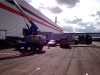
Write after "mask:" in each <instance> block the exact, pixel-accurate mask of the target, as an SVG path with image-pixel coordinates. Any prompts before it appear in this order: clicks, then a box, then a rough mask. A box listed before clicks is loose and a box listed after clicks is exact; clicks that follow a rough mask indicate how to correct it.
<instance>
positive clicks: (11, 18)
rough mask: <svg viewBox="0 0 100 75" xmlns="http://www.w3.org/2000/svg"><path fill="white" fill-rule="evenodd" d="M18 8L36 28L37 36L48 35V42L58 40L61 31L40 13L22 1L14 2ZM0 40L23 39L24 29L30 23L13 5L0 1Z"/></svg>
mask: <svg viewBox="0 0 100 75" xmlns="http://www.w3.org/2000/svg"><path fill="white" fill-rule="evenodd" d="M16 1H17V3H18V4H19V5H20V7H21V8H22V9H23V10H24V12H25V13H26V14H28V15H29V16H30V17H31V19H32V21H33V22H34V23H35V25H36V26H37V27H38V34H42V35H48V40H50V39H55V40H57V39H59V38H60V36H61V35H62V34H63V30H62V29H61V27H59V26H58V25H57V24H56V23H54V22H53V21H51V20H50V19H49V18H47V17H46V16H45V15H43V14H42V13H41V12H39V11H38V10H36V9H35V8H34V7H32V6H31V5H30V4H28V3H27V2H26V1H24V0H16ZM0 7H1V8H0V39H1V40H5V39H9V40H12V39H16V38H18V37H23V33H24V29H27V24H28V25H29V26H30V23H29V22H28V21H27V20H26V19H25V18H24V17H23V16H22V15H21V14H20V11H19V10H18V9H17V8H16V7H15V5H14V4H13V3H11V2H8V1H7V0H2V1H0Z"/></svg>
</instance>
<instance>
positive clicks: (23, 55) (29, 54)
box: [0, 51, 46, 61]
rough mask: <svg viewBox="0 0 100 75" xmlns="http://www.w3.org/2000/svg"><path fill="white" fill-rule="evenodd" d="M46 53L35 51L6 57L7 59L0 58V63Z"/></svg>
mask: <svg viewBox="0 0 100 75" xmlns="http://www.w3.org/2000/svg"><path fill="white" fill-rule="evenodd" d="M44 53H46V51H35V52H32V51H27V52H26V51H25V52H23V53H21V55H20V54H18V55H15V56H14V55H12V56H7V57H1V58H0V61H1V60H6V59H15V58H20V57H25V56H31V55H34V54H44Z"/></svg>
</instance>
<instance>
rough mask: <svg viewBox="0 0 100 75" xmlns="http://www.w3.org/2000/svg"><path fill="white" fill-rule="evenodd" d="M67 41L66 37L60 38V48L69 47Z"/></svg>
mask: <svg viewBox="0 0 100 75" xmlns="http://www.w3.org/2000/svg"><path fill="white" fill-rule="evenodd" d="M69 47H70V45H69V42H68V40H67V38H61V40H60V48H69Z"/></svg>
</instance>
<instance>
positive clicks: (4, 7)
mask: <svg viewBox="0 0 100 75" xmlns="http://www.w3.org/2000/svg"><path fill="white" fill-rule="evenodd" d="M0 7H1V8H3V9H5V10H7V11H10V12H12V13H14V14H17V15H20V16H21V14H20V12H19V11H17V10H15V9H13V8H11V7H8V6H6V5H4V4H2V3H0ZM31 19H32V20H33V21H34V22H37V23H39V24H41V25H44V26H47V27H49V28H52V29H54V30H57V31H59V32H61V33H62V31H61V30H58V29H56V28H53V27H51V26H48V25H47V24H45V23H43V22H41V21H39V20H36V19H34V18H32V17H31Z"/></svg>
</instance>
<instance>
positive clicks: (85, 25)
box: [27, 0, 100, 32]
mask: <svg viewBox="0 0 100 75" xmlns="http://www.w3.org/2000/svg"><path fill="white" fill-rule="evenodd" d="M27 1H28V0H27ZM56 1H58V3H57V2H56ZM64 1H66V3H63V2H64ZM70 1H72V2H70ZM59 2H62V3H59ZM29 3H30V4H31V5H32V6H33V7H34V8H36V9H38V10H39V11H41V12H42V13H43V14H45V16H47V17H48V18H50V19H51V20H52V21H54V18H55V16H57V20H58V22H57V24H58V25H59V26H61V27H63V28H64V27H66V26H67V27H69V29H71V30H72V32H73V31H74V32H89V31H90V29H89V28H91V30H93V31H94V32H100V24H98V23H97V22H100V0H80V1H79V0H48V1H47V0H30V1H29ZM77 3H78V4H77ZM61 4H63V5H61ZM65 4H66V5H67V4H68V5H69V4H70V5H73V7H72V8H67V7H66V5H65ZM48 8H50V9H52V11H51V10H50V9H48ZM54 8H57V9H58V10H57V11H58V12H59V13H58V12H56V11H54V10H53V9H54ZM60 10H61V11H60ZM48 14H49V15H48ZM78 19H81V21H80V20H78ZM65 20H66V21H65ZM68 21H71V22H73V23H72V24H71V23H70V22H68ZM64 30H65V31H67V32H68V31H69V32H71V31H70V30H67V29H64Z"/></svg>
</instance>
